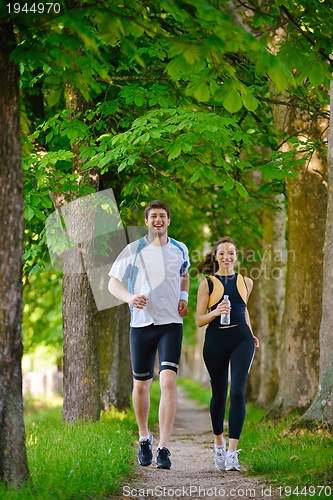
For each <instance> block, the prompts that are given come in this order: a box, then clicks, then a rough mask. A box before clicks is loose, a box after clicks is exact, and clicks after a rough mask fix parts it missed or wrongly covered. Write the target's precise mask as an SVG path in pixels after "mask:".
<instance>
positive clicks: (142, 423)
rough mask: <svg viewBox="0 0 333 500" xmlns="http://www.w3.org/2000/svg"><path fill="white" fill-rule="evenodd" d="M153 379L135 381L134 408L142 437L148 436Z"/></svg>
mask: <svg viewBox="0 0 333 500" xmlns="http://www.w3.org/2000/svg"><path fill="white" fill-rule="evenodd" d="M152 381H153V379H149V380H135V379H134V380H133V393H132V400H133V407H134V412H135V416H136V421H137V424H138V427H139V435H140V436H148V434H149V430H148V416H149V409H150V386H151V383H152Z"/></svg>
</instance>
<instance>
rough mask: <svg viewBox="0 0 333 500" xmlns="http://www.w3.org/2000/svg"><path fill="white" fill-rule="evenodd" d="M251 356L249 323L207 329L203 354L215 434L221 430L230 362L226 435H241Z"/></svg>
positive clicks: (231, 436)
mask: <svg viewBox="0 0 333 500" xmlns="http://www.w3.org/2000/svg"><path fill="white" fill-rule="evenodd" d="M253 356H254V341H253V336H252V333H251V330H250V328H249V327H248V325H236V326H232V327H229V328H216V327H211V328H210V327H208V328H207V331H206V337H205V343H204V348H203V357H204V361H205V364H206V366H207V370H208V372H209V375H210V379H211V385H212V399H211V402H210V415H211V419H212V425H213V431H214V434H215V435H216V436H219V435H220V434H222V433H223V423H224V414H225V405H226V399H227V393H228V373H229V362H230V370H231V382H230V411H229V438H234V439H239V437H240V434H241V431H242V427H243V423H244V419H245V385H246V380H247V376H248V373H249V370H250V367H251V363H252V360H253Z"/></svg>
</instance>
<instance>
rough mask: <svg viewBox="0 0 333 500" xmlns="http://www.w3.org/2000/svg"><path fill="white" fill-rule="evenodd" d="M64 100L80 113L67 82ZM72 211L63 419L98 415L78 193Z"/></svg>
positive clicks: (76, 162) (85, 230) (85, 214)
mask: <svg viewBox="0 0 333 500" xmlns="http://www.w3.org/2000/svg"><path fill="white" fill-rule="evenodd" d="M66 102H67V108H68V109H71V111H72V115H71V116H72V117H73V118H74V117H79V116H80V113H81V112H83V111H84V110H85V109H86V108H87V103H86V102H85V101H84V98H83V96H82V95H81V93H80V92H79V91H77V90H76V89H74V88H73V87H72V86H71V85H68V86H67V89H66ZM72 151H73V153H74V158H73V172H76V173H78V172H79V171H80V168H81V167H82V164H81V160H80V158H79V145H78V144H76V145H73V146H72ZM91 181H92V184H94V183H95V185H94V187H95V188H97V186H98V175H97V173H96V178H95V177H92V178H91V177H90V175H89V177H88V179H86V178H83V177H82V178H79V180H78V182H79V183H83V182H88V183H91ZM59 199H61V197H59ZM73 199H74V197H73ZM67 201H68V200H67ZM62 202H64V200H62ZM60 203H61V202H60ZM60 203H59V204H60ZM56 208H59V207H56ZM74 213H75V217H72V216H69V217H68V218H67V219H66V218H65V220H66V230H67V234H68V235H69V236H70V237H71V238H72V239H73V240H74V241H75V242H76V243H77V246H76V247H74V248H73V249H72V250H69V251H67V252H66V253H65V254H64V256H63V272H64V276H63V296H62V315H63V331H64V379H63V380H64V403H63V420H64V422H66V423H75V422H77V421H78V420H93V421H97V420H99V416H100V402H99V395H100V376H99V359H98V332H97V307H96V304H95V300H94V296H93V293H92V290H91V287H90V283H89V280H88V276H87V273H86V270H87V269H88V268H89V265H90V263H89V259H90V258H93V249H92V248H91V245H93V227H94V224H95V221H94V220H93V219H92V217H91V216H90V213H89V207H86V208H84V206H83V204H82V203H81V201H80V199H79V200H76V208H75V211H74ZM89 235H90V238H89Z"/></svg>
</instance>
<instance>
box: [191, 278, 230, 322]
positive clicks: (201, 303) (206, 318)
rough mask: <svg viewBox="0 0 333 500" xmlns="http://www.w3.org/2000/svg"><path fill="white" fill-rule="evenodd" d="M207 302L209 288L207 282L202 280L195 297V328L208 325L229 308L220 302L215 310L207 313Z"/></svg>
mask: <svg viewBox="0 0 333 500" xmlns="http://www.w3.org/2000/svg"><path fill="white" fill-rule="evenodd" d="M208 300H209V288H208V282H207V280H206V279H205V280H202V281H201V283H200V285H199V288H198V296H197V311H196V323H197V326H205V325H208V324H209V323H210V322H211V321H212V320H213V319H214V318H216V316H220V315H221V314H222V313H225V312H228V311H229V307H228V306H227V305H226V302H225V301H224V302H221V303H220V304H219V305H218V306H217V308H216V309H214V310H213V311H210V312H208V313H207V306H208Z"/></svg>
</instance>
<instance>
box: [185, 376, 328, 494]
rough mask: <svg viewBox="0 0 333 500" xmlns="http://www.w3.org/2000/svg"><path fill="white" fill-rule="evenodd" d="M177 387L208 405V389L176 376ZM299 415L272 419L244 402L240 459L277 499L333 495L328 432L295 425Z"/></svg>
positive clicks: (323, 429) (265, 412) (266, 413)
mask: <svg viewBox="0 0 333 500" xmlns="http://www.w3.org/2000/svg"><path fill="white" fill-rule="evenodd" d="M179 385H180V386H181V387H182V388H183V389H184V390H185V392H186V393H187V394H188V396H189V397H190V398H191V399H194V400H196V401H197V402H198V403H200V404H203V405H207V407H209V402H210V396H211V391H210V389H206V388H203V387H202V386H201V384H199V383H197V382H194V381H192V380H187V379H180V380H179ZM298 418H299V415H297V414H296V413H294V414H291V415H288V416H286V417H281V418H272V417H270V415H269V413H268V412H267V411H266V410H264V409H262V408H258V407H256V406H255V404H253V403H251V404H248V405H247V414H246V418H245V423H244V428H243V431H242V436H241V439H240V442H239V448H240V449H242V452H241V453H240V462H241V463H243V464H244V465H245V466H246V469H247V473H248V474H249V475H257V476H261V477H264V478H265V479H266V481H267V483H268V484H269V486H270V487H271V488H272V491H273V490H275V491H276V490H277V491H278V492H280V493H281V497H285V498H287V497H288V498H298V499H299V498H309V497H312V498H319V499H320V498H321V499H325V498H333V433H332V430H328V429H327V428H323V427H322V426H319V425H318V426H310V425H309V424H307V423H305V422H304V423H302V424H301V423H297V420H298ZM212 440H213V434H212ZM267 496H269V491H267Z"/></svg>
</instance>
